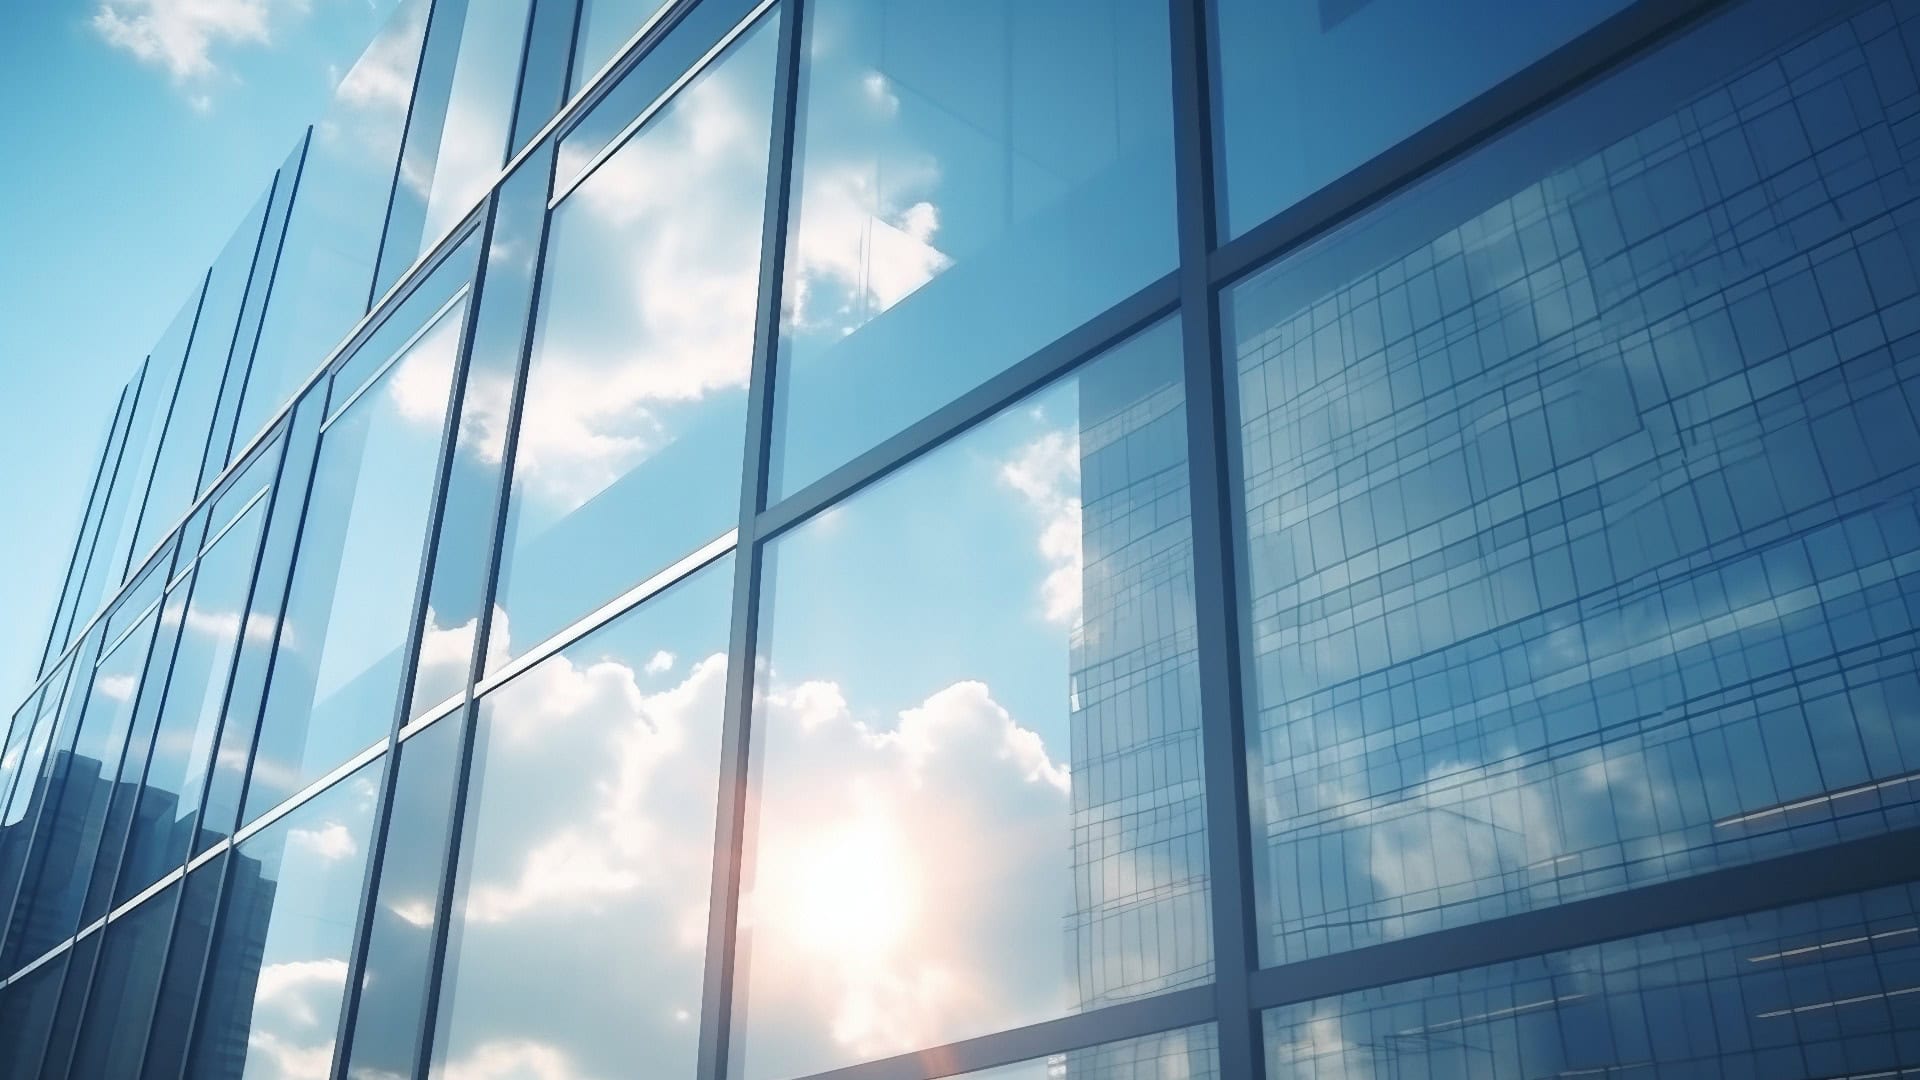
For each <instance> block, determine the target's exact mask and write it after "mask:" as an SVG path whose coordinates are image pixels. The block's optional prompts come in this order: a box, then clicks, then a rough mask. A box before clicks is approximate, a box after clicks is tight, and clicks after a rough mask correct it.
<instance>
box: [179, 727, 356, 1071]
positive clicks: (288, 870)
mask: <svg viewBox="0 0 1920 1080" xmlns="http://www.w3.org/2000/svg"><path fill="white" fill-rule="evenodd" d="M385 765H386V760H385V759H384V758H382V759H379V760H376V761H374V762H372V763H370V764H368V765H366V766H364V767H362V768H361V769H360V770H359V771H357V772H355V773H353V774H352V775H351V776H348V777H347V778H345V779H343V780H341V781H340V782H339V783H337V784H335V785H333V786H332V787H330V788H328V789H327V790H326V791H325V792H323V793H321V794H320V795H318V796H316V797H315V798H314V799H313V800H312V801H311V802H308V803H306V804H304V805H302V806H301V807H300V808H298V809H297V810H295V811H293V812H292V813H291V814H288V815H287V816H286V817H285V818H283V819H282V820H280V821H277V822H275V823H274V824H272V825H270V826H268V827H267V828H266V829H265V830H263V831H261V832H260V833H259V834H258V835H256V836H254V837H252V838H250V839H248V840H247V841H246V842H245V843H243V844H241V845H240V846H239V847H238V848H236V849H234V852H233V854H232V856H231V858H232V861H233V865H232V867H231V870H230V873H231V876H230V877H229V879H228V882H227V887H226V893H225V896H224V898H223V899H222V901H221V917H220V923H219V928H218V931H217V934H218V936H217V939H216V941H215V943H214V948H213V953H212V955H211V956H210V958H209V959H208V971H209V973H210V975H209V982H210V985H209V986H208V987H207V989H206V998H205V1000H204V1002H203V1003H202V1005H201V1011H200V1017H199V1020H198V1022H197V1023H196V1025H195V1028H194V1031H195V1035H194V1049H193V1058H192V1065H191V1067H190V1069H189V1072H188V1074H189V1075H196V1076H227V1075H232V1076H241V1075H244V1076H247V1077H250V1078H259V1080H305V1078H311V1077H315V1076H324V1075H326V1070H327V1066H328V1064H329V1063H330V1062H331V1061H332V1060H333V1042H334V1036H335V1026H336V1024H337V1023H338V1021H339V1012H340V1001H341V995H342V994H343V992H344V991H345V989H346V980H347V961H348V958H349V954H350V952H351V945H352V940H351V939H352V937H353V926H354V920H355V918H356V916H357V915H358V913H359V909H360V887H361V885H362V884H363V881H362V878H363V875H364V873H365V869H366V857H367V841H368V836H369V833H370V831H371V829H372V825H373V809H374V803H375V801H376V800H377V799H378V797H379V783H380V770H381V769H382V768H384V767H385Z"/></svg>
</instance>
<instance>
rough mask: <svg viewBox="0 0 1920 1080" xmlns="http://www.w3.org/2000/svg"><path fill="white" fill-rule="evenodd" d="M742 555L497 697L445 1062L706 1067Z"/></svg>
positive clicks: (618, 1069)
mask: <svg viewBox="0 0 1920 1080" xmlns="http://www.w3.org/2000/svg"><path fill="white" fill-rule="evenodd" d="M732 565H733V564H732V560H731V559H723V560H721V561H720V562H719V563H718V564H716V565H713V566H710V567H708V568H707V569H705V570H702V571H700V572H699V573H698V574H696V575H695V576H694V577H693V578H691V579H689V580H687V581H684V582H682V583H680V584H677V585H675V586H673V587H672V588H670V589H669V590H668V591H667V592H666V593H664V594H661V595H658V596H655V597H653V598H651V599H648V600H647V601H645V602H644V603H643V604H642V605H641V606H640V607H639V608H638V609H637V610H635V611H634V612H632V613H630V614H628V615H625V616H622V617H621V618H620V619H618V620H616V621H615V622H612V623H609V624H608V625H607V626H605V627H603V628H601V629H600V630H597V631H595V632H594V633H593V634H591V635H589V636H588V637H586V638H585V639H583V640H581V641H580V642H578V643H577V644H575V645H572V646H570V647H569V648H567V649H566V650H565V651H563V652H561V653H560V654H559V655H557V656H554V657H552V658H550V659H548V660H545V661H543V662H541V663H540V664H538V665H536V666H534V667H533V668H531V669H529V670H528V671H526V672H525V673H523V674H521V675H519V676H517V677H515V678H514V679H513V680H512V681H511V682H509V683H507V684H506V685H505V686H503V687H501V688H500V689H499V690H497V691H495V692H494V693H493V694H491V695H489V696H488V697H487V698H486V699H484V700H483V701H482V702H481V705H480V715H479V729H478V734H477V736H476V742H475V744H474V752H473V765H472V772H471V774H470V777H469V781H468V783H469V788H468V791H467V805H466V825H465V828H464V829H463V830H462V832H461V853H460V870H459V879H458V883H457V885H456V890H457V891H456V895H455V899H454V912H455V915H454V918H455V920H456V921H455V924H454V926H453V928H452V940H451V943H450V945H449V947H448V952H447V960H446V963H447V968H446V974H445V981H444V983H443V989H442V994H443V996H442V998H441V1003H440V1033H439V1036H438V1038H437V1040H436V1047H435V1060H436V1061H437V1062H438V1063H439V1067H440V1068H443V1069H445V1071H446V1073H447V1075H450V1076H451V1075H458V1074H462V1073H467V1072H482V1071H486V1070H489V1069H500V1068H506V1069H509V1070H520V1069H524V1070H528V1071H535V1070H537V1069H541V1068H546V1069H548V1070H550V1071H552V1072H556V1073H559V1074H561V1075H579V1076H617V1075H622V1074H625V1073H628V1072H630V1071H631V1070H632V1069H633V1067H634V1065H633V1063H634V1062H636V1061H642V1060H644V1061H645V1062H646V1063H647V1071H649V1072H651V1073H655V1074H657V1075H660V1076H686V1075H692V1073H693V1072H694V1057H695V1050H696V1046H695V1043H696V1040H697V1038H698V1035H699V1028H700V1022H699V1021H700V992H701V977H702V958H703V956H704V954H705V950H706V910H707V891H708V887H709V884H710V880H711V878H710V874H711V872H712V863H713V833H714V808H715V806H716V804H717V802H718V796H719V765H720V723H721V712H722V704H721V700H722V688H723V686H724V685H725V682H726V669H727V618H728V612H729V610H730V609H731V598H732ZM503 1062H505V1063H511V1064H508V1065H504V1066H503V1065H502V1064H501V1063H503Z"/></svg>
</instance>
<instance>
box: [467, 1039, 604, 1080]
mask: <svg viewBox="0 0 1920 1080" xmlns="http://www.w3.org/2000/svg"><path fill="white" fill-rule="evenodd" d="M442 1075H443V1076H445V1077H446V1080H506V1078H509V1077H511V1078H513V1080H574V1078H575V1077H580V1076H585V1075H587V1074H585V1073H582V1072H580V1071H578V1070H577V1069H576V1068H575V1067H574V1064H573V1061H572V1060H571V1059H570V1058H568V1057H567V1055H566V1054H565V1053H563V1052H562V1051H561V1050H560V1049H559V1048H558V1047H554V1046H550V1045H548V1044H546V1043H543V1042H539V1041H537V1040H534V1039H496V1040H491V1041H488V1042H485V1043H482V1044H480V1045H479V1046H478V1047H475V1048H474V1050H473V1051H472V1052H471V1053H469V1054H466V1055H463V1056H461V1057H459V1058H457V1059H455V1060H452V1061H449V1062H447V1063H446V1068H445V1071H444V1072H443V1073H442Z"/></svg>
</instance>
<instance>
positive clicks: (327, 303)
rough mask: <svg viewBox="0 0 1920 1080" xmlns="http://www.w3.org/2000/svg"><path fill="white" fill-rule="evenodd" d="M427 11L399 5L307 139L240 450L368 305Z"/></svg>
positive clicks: (407, 1) (238, 439)
mask: <svg viewBox="0 0 1920 1080" xmlns="http://www.w3.org/2000/svg"><path fill="white" fill-rule="evenodd" d="M429 7H431V4H430V3H429V0H403V2H402V3H401V4H400V7H399V9H398V10H397V11H396V12H395V13H394V16H393V19H392V21H391V22H389V23H388V24H387V26H386V28H385V29H383V30H381V31H380V34H379V36H378V37H376V38H374V39H373V44H371V45H369V46H367V51H366V52H365V53H364V54H362V55H361V57H360V60H359V62H358V63H356V64H354V65H353V68H352V70H350V71H348V72H347V74H346V76H345V77H344V78H342V79H341V80H340V85H339V86H337V87H335V88H334V92H333V103H332V104H331V105H330V106H329V107H328V110H327V115H326V117H325V118H324V119H323V120H321V121H320V123H319V124H317V125H315V126H314V128H313V131H312V134H311V135H310V137H309V138H308V140H307V149H306V155H305V158H304V160H303V162H302V164H301V165H300V168H299V186H298V188H297V190H296V193H295V195H294V203H293V210H292V213H291V215H290V216H289V219H288V222H287V230H286V238H285V240H284V241H283V242H282V245H281V249H280V260H279V265H278V268H277V269H276V271H275V273H274V279H273V292H272V296H271V299H270V300H269V301H268V303H267V310H266V314H265V315H264V317H263V321H262V323H261V327H260V339H259V344H258V345H257V346H256V347H255V349H254V354H253V368H252V372H251V374H250V375H249V377H248V380H247V392H246V397H245V399H244V400H243V401H242V403H241V407H240V418H239V421H238V423H237V424H236V427H235V434H234V441H235V443H236V444H238V445H245V443H246V441H247V440H248V439H250V438H252V437H253V433H254V432H255V431H258V430H259V429H260V427H261V425H262V424H264V423H265V422H266V419H267V417H269V416H271V415H273V413H274V411H275V410H277V409H278V408H279V407H280V406H281V405H283V404H285V403H286V401H287V399H288V398H290V397H292V396H293V392H294V391H295V390H296V389H298V388H299V386H300V384H301V383H302V382H303V381H305V379H306V378H307V376H309V375H311V374H312V373H313V369H314V368H316V367H318V366H319V365H320V361H321V360H323V359H324V358H325V357H326V355H327V353H328V352H330V351H331V350H332V349H333V348H334V346H336V345H338V344H340V339H341V338H342V337H344V336H345V335H346V333H347V331H348V330H350V329H352V327H353V324H354V323H355V322H356V321H357V320H358V319H359V318H360V316H362V315H364V314H366V311H367V305H368V304H369V303H370V302H371V301H372V295H371V294H372V291H373V278H374V268H375V264H376V263H377V262H378V260H379V257H380V250H379V249H380V236H381V233H382V231H383V230H384V229H385V228H386V224H387V206H388V196H389V195H390V194H391V193H392V190H393V182H394V166H395V162H396V161H398V159H399V156H400V140H401V137H402V136H403V135H404V133H405V131H406V122H407V106H408V104H409V103H410V101H411V100H412V94H413V80H414V74H415V70H416V68H417V66H418V64H419V61H420V42H421V38H422V36H423V35H424V34H425V33H426V29H427V11H428V8H429ZM282 175H283V178H284V176H285V174H284V173H283V174H282Z"/></svg>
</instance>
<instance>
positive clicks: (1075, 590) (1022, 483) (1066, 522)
mask: <svg viewBox="0 0 1920 1080" xmlns="http://www.w3.org/2000/svg"><path fill="white" fill-rule="evenodd" d="M1000 479H1001V481H1002V482H1003V483H1005V484H1006V485H1007V486H1009V487H1011V488H1013V490H1015V491H1016V492H1019V493H1020V495H1021V496H1022V497H1023V498H1024V499H1026V501H1027V503H1028V504H1029V505H1030V506H1032V507H1033V509H1034V510H1035V511H1036V512H1037V513H1038V514H1039V515H1040V519H1041V527H1040V541H1039V546H1040V555H1041V557H1042V558H1044V559H1046V561H1047V566H1048V569H1047V576H1046V579H1045V580H1044V581H1043V582H1042V583H1041V587H1040V591H1041V607H1042V610H1044V611H1045V613H1046V616H1047V619H1048V620H1049V621H1052V622H1056V623H1061V624H1064V625H1068V626H1071V625H1073V624H1075V623H1077V622H1079V621H1080V597H1081V580H1082V578H1083V577H1084V576H1085V556H1084V554H1083V552H1082V550H1081V537H1082V535H1083V533H1082V531H1081V524H1080V517H1081V503H1080V437H1079V435H1078V434H1076V433H1075V432H1073V431H1071V430H1066V429H1061V430H1055V431H1049V432H1047V433H1046V434H1045V435H1042V436H1040V437H1039V438H1037V439H1035V440H1033V441H1032V442H1030V443H1028V444H1027V445H1026V446H1024V447H1022V448H1021V449H1020V452H1019V454H1018V455H1016V456H1015V457H1014V458H1013V460H1011V461H1008V462H1006V463H1005V464H1003V465H1002V466H1001V467H1000Z"/></svg>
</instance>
